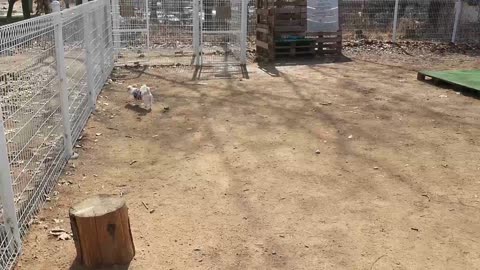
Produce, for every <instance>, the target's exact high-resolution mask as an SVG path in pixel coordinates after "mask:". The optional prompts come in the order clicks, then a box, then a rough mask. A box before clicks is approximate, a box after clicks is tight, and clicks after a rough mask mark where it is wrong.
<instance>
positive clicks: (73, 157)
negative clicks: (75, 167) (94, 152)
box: [70, 152, 80, 160]
mask: <svg viewBox="0 0 480 270" xmlns="http://www.w3.org/2000/svg"><path fill="white" fill-rule="evenodd" d="M79 156H80V155H79V154H78V153H77V152H73V155H72V157H71V158H70V159H72V160H76V159H78V157H79Z"/></svg>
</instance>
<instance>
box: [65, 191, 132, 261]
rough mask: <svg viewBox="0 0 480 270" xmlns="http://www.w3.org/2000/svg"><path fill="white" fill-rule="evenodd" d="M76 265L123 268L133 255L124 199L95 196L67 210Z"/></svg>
mask: <svg viewBox="0 0 480 270" xmlns="http://www.w3.org/2000/svg"><path fill="white" fill-rule="evenodd" d="M70 224H71V226H72V232H73V239H74V241H75V248H76V250H77V261H78V263H80V264H82V265H84V266H86V267H89V268H96V267H104V266H113V265H125V264H128V263H130V261H132V259H133V257H134V256H135V246H134V244H133V238H132V233H131V231H130V220H129V218H128V208H127V205H126V203H125V201H124V200H123V199H120V198H117V197H113V196H108V195H98V196H94V197H91V198H89V199H86V200H85V201H83V202H81V203H79V204H77V205H75V206H73V207H72V208H70Z"/></svg>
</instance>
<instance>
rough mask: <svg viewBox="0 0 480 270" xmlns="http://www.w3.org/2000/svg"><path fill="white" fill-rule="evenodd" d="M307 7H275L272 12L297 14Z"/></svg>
mask: <svg viewBox="0 0 480 270" xmlns="http://www.w3.org/2000/svg"><path fill="white" fill-rule="evenodd" d="M306 12H307V8H306V7H292V8H275V10H274V13H275V14H291V13H294V14H297V13H306Z"/></svg>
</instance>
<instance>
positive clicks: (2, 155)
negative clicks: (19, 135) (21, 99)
mask: <svg viewBox="0 0 480 270" xmlns="http://www.w3.org/2000/svg"><path fill="white" fill-rule="evenodd" d="M0 201H1V203H2V208H3V221H4V225H5V227H4V228H5V231H6V233H7V237H8V239H9V241H8V243H13V244H14V245H13V246H12V245H10V246H9V249H10V251H11V252H19V251H20V249H21V247H22V246H21V245H22V242H21V239H20V229H19V225H18V219H17V213H16V210H15V201H14V193H13V185H12V177H11V175H10V163H9V161H8V150H7V140H6V138H5V128H4V126H3V112H2V106H1V104H0ZM10 240H13V241H12V242H10Z"/></svg>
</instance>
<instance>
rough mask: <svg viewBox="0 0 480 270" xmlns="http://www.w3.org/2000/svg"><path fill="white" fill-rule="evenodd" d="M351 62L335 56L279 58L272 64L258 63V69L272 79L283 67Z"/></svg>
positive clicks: (340, 56)
mask: <svg viewBox="0 0 480 270" xmlns="http://www.w3.org/2000/svg"><path fill="white" fill-rule="evenodd" d="M351 61H352V60H351V59H350V58H348V57H346V56H344V55H343V54H342V55H336V56H325V57H313V58H312V57H299V58H293V57H289V58H280V59H277V60H275V61H273V62H265V61H259V62H258V67H259V69H260V70H262V71H264V72H265V73H267V74H268V75H270V76H272V77H279V75H280V74H279V71H278V69H277V67H284V66H300V65H301V66H313V65H321V64H332V63H345V62H351Z"/></svg>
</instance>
